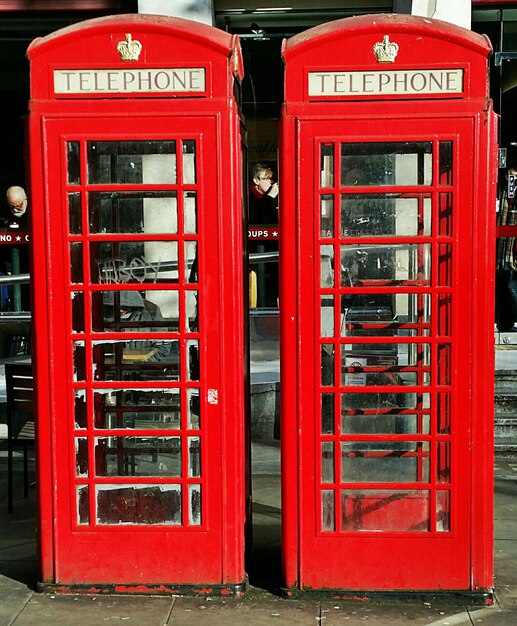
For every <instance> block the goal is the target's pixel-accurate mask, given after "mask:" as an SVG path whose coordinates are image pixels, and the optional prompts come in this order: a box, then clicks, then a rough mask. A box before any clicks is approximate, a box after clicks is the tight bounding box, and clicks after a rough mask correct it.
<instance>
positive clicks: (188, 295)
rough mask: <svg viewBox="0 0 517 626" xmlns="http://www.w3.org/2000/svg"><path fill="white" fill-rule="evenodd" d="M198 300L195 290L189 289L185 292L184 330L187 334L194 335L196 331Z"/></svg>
mask: <svg viewBox="0 0 517 626" xmlns="http://www.w3.org/2000/svg"><path fill="white" fill-rule="evenodd" d="M198 306H199V299H198V294H197V291H196V290H195V289H192V290H191V289H189V290H188V291H186V292H185V315H186V320H185V330H186V331H187V332H191V333H195V332H197V331H198V319H199V311H198Z"/></svg>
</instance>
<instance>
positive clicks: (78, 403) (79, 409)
mask: <svg viewBox="0 0 517 626" xmlns="http://www.w3.org/2000/svg"><path fill="white" fill-rule="evenodd" d="M74 424H75V428H86V427H87V425H88V422H87V417H86V392H85V390H84V389H75V391H74Z"/></svg>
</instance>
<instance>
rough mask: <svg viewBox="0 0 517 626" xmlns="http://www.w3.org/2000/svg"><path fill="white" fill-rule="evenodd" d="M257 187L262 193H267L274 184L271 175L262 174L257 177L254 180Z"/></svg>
mask: <svg viewBox="0 0 517 626" xmlns="http://www.w3.org/2000/svg"><path fill="white" fill-rule="evenodd" d="M253 181H254V182H255V185H257V187H258V188H259V191H260V193H266V191H268V189H269V188H270V187H271V183H272V182H273V180H272V178H271V174H268V173H267V172H260V174H259V175H258V176H255V178H254V179H253Z"/></svg>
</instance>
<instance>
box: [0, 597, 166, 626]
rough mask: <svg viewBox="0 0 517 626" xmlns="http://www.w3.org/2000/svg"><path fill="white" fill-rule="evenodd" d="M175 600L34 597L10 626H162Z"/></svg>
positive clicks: (153, 598) (159, 598)
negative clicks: (118, 625)
mask: <svg viewBox="0 0 517 626" xmlns="http://www.w3.org/2000/svg"><path fill="white" fill-rule="evenodd" d="M174 600H175V598H162V597H152V596H145V597H140V596H139V597H135V596H78V595H54V594H52V595H51V594H45V593H41V594H34V595H33V596H32V597H31V599H30V602H29V603H28V604H27V605H26V606H25V607H24V609H23V611H22V612H21V613H20V615H19V616H18V617H17V618H16V620H15V621H14V622H13V624H12V626H72V625H73V626H106V624H128V625H131V624H134V625H135V626H144V625H145V626H164V624H167V620H168V619H169V616H170V614H171V610H172V606H173V604H174ZM2 623H3V622H2Z"/></svg>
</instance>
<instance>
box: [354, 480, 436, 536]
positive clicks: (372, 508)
mask: <svg viewBox="0 0 517 626" xmlns="http://www.w3.org/2000/svg"><path fill="white" fill-rule="evenodd" d="M341 510H342V530H344V531H385V532H428V531H429V530H430V504H429V492H428V491H417V490H414V491H409V490H407V491H406V490H404V491H402V490H399V489H397V490H388V489H387V490H375V489H350V490H346V491H342V492H341Z"/></svg>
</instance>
